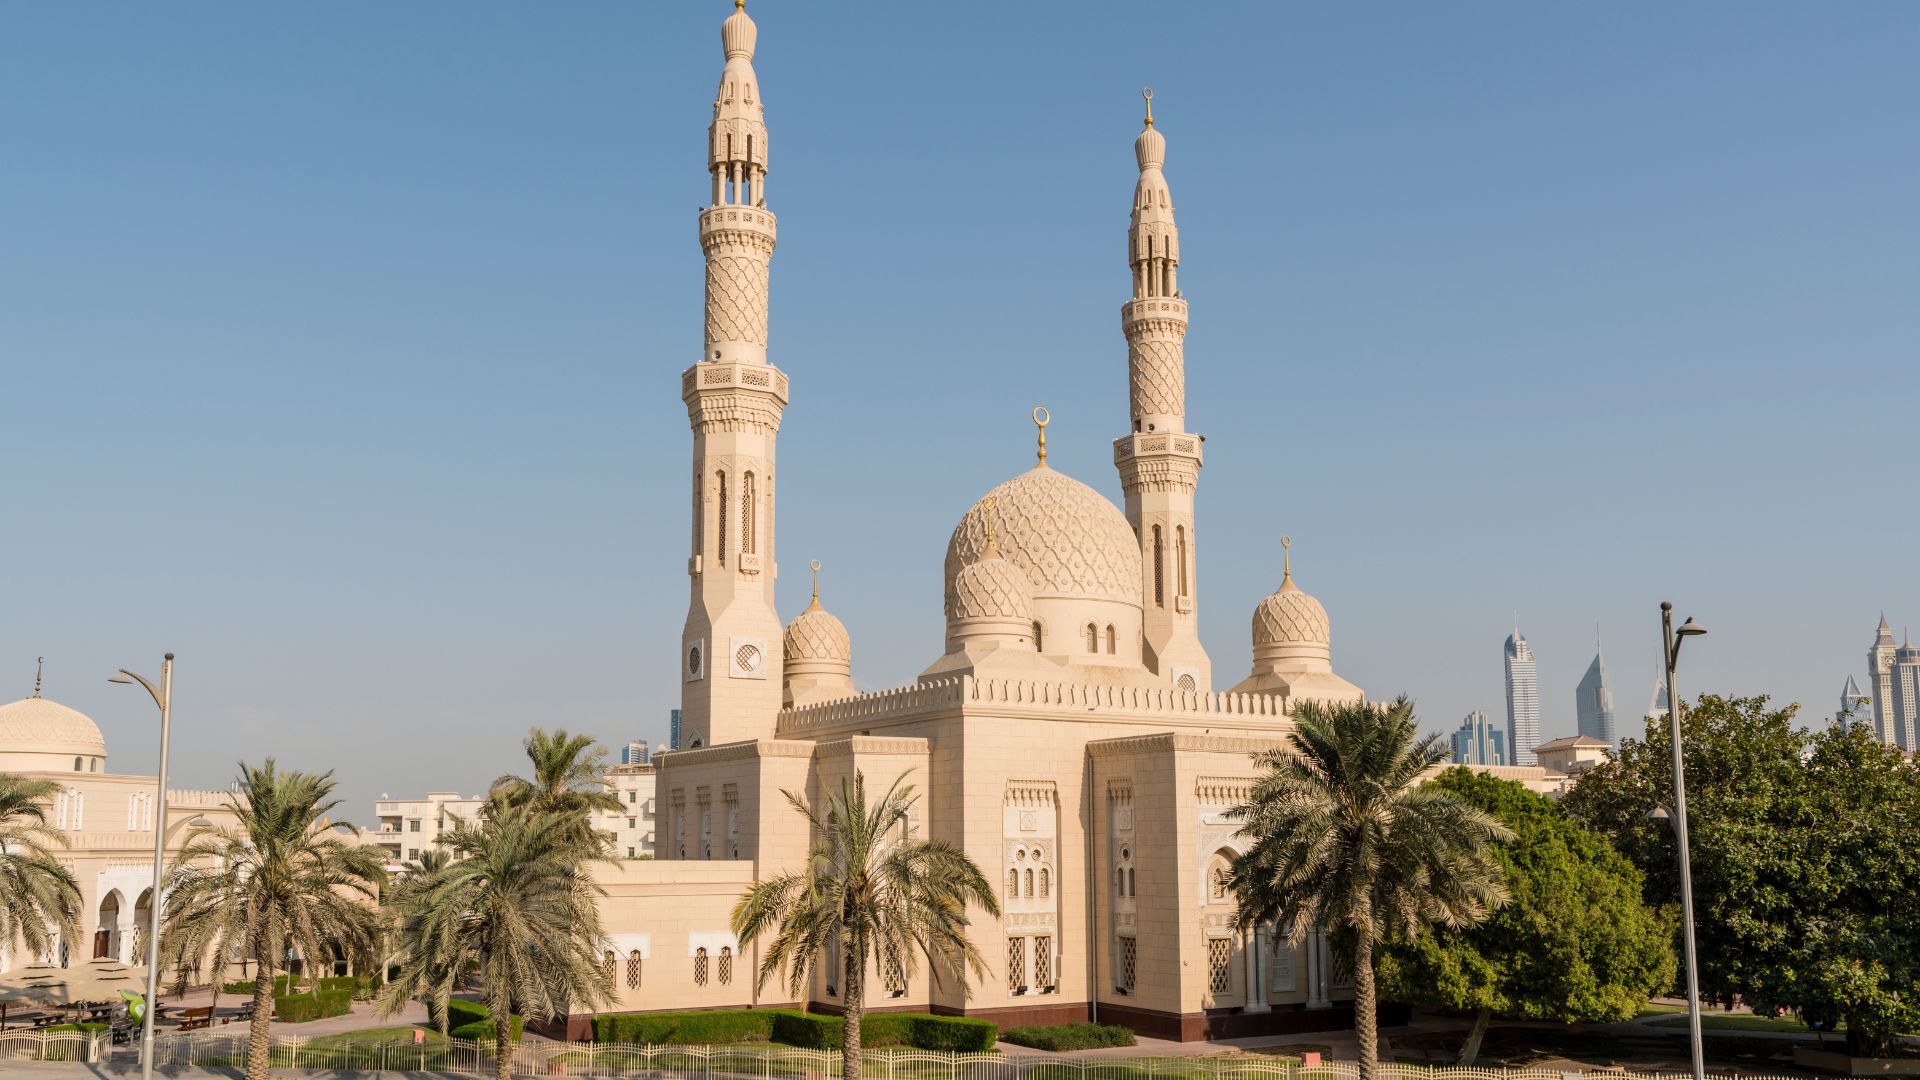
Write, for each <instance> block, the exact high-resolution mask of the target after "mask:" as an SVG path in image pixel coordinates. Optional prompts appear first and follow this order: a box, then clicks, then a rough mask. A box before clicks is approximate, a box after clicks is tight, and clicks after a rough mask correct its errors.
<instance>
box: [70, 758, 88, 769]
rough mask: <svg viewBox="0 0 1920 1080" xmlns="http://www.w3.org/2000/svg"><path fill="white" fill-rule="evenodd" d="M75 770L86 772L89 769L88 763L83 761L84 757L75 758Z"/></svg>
mask: <svg viewBox="0 0 1920 1080" xmlns="http://www.w3.org/2000/svg"><path fill="white" fill-rule="evenodd" d="M73 771H74V772H86V771H87V769H86V765H85V763H84V761H83V760H82V759H80V758H74V759H73Z"/></svg>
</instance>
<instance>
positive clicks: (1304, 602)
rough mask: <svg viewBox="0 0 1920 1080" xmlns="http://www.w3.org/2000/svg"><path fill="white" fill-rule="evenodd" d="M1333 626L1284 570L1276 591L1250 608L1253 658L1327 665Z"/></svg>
mask: <svg viewBox="0 0 1920 1080" xmlns="http://www.w3.org/2000/svg"><path fill="white" fill-rule="evenodd" d="M1332 640H1333V627H1332V624H1331V623H1330V622H1329V621H1328V619H1327V609H1326V608H1324V607H1322V606H1321V605H1320V601H1318V600H1315V599H1314V598H1313V597H1311V596H1309V595H1307V594H1306V593H1304V592H1301V591H1300V587H1299V586H1298V585H1295V584H1294V583H1293V570H1292V568H1291V567H1289V568H1288V569H1287V573H1286V576H1285V578H1284V579H1282V581H1281V582H1280V588H1279V589H1278V590H1276V591H1275V592H1274V594H1273V595H1272V596H1269V597H1267V598H1266V599H1265V600H1262V601H1260V606H1259V607H1257V608H1254V609H1253V658H1254V660H1255V661H1256V662H1258V661H1261V660H1296V661H1310V662H1316V664H1315V666H1316V667H1317V666H1319V665H1321V664H1328V662H1329V661H1330V659H1331V656H1332V651H1333V650H1332Z"/></svg>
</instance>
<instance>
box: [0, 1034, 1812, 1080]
mask: <svg viewBox="0 0 1920 1080" xmlns="http://www.w3.org/2000/svg"><path fill="white" fill-rule="evenodd" d="M16 1039H18V1040H19V1041H18V1043H17V1045H18V1047H19V1049H20V1050H21V1051H22V1052H20V1053H14V1052H13V1051H14V1048H15V1046H16V1042H15V1041H14V1040H16ZM39 1039H44V1040H45V1041H44V1042H35V1041H34V1040H39ZM29 1044H32V1045H29ZM30 1049H31V1050H34V1051H37V1052H38V1053H39V1054H46V1055H49V1056H52V1055H58V1054H62V1053H65V1054H71V1055H74V1056H69V1057H66V1058H55V1059H57V1060H70V1061H78V1060H94V1059H90V1058H88V1057H87V1056H86V1055H87V1054H88V1053H89V1052H92V1053H95V1054H103V1053H104V1047H100V1046H93V1047H91V1048H89V1046H88V1045H87V1044H86V1041H85V1038H84V1037H83V1036H82V1035H80V1034H79V1033H77V1032H62V1033H56V1034H53V1035H46V1036H41V1035H36V1034H34V1033H17V1034H9V1035H8V1036H5V1037H0V1053H5V1054H7V1055H8V1056H14V1057H24V1056H36V1055H35V1054H29V1053H27V1052H26V1051H28V1050H30ZM132 1052H134V1051H133V1050H131V1049H130V1048H123V1049H122V1050H121V1051H120V1053H122V1054H127V1053H132ZM512 1053H513V1075H515V1076H584V1077H648V1078H651V1080H834V1078H836V1077H838V1076H839V1075H840V1053H839V1051H836V1050H803V1049H800V1048H798V1047H790V1046H777V1045H769V1044H764V1043H759V1044H746V1045H739V1046H629V1045H614V1044H606V1043H556V1042H531V1041H530V1042H526V1043H522V1044H519V1045H517V1046H515V1047H514V1048H513V1051H512ZM269 1054H270V1058H271V1062H272V1065H273V1066H274V1067H275V1068H282V1069H314V1070H368V1071H383V1072H418V1073H442V1074H448V1075H457V1076H483V1077H490V1076H493V1075H494V1073H495V1064H496V1063H495V1059H494V1054H493V1044H492V1043H490V1042H470V1041H468V1040H465V1039H441V1038H438V1037H428V1038H427V1039H426V1040H425V1041H423V1042H414V1041H413V1040H411V1039H356V1038H354V1037H353V1036H352V1035H351V1034H345V1035H325V1036H316V1037H310V1038H308V1037H301V1036H297V1035H292V1036H275V1037H273V1038H272V1039H271V1040H270V1041H269ZM246 1057H247V1033H246V1032H244V1031H234V1032H227V1031H197V1032H185V1033H176V1034H163V1035H160V1036H159V1037H157V1038H156V1039H155V1041H154V1063H155V1065H156V1066H176V1065H189V1066H210V1067H221V1066H240V1065H244V1064H245V1062H246ZM860 1071H861V1075H862V1076H863V1077H865V1078H866V1080H1358V1077H1359V1075H1360V1068H1359V1066H1358V1065H1356V1064H1354V1063H1353V1062H1347V1061H1342V1062H1328V1063H1325V1064H1321V1065H1317V1066H1314V1067H1312V1068H1307V1067H1305V1066H1302V1065H1300V1064H1299V1063H1298V1062H1297V1061H1296V1060H1295V1059H1292V1058H1280V1057H1276V1058H1262V1057H1259V1056H1252V1055H1217V1056H1211V1057H1105V1056H1086V1057H1074V1056H1065V1055H1054V1054H1040V1053H1018V1054H993V1053H988V1054H952V1053H941V1052H937V1051H928V1050H868V1051H866V1052H865V1053H863V1054H862V1055H861V1070H860ZM1604 1075H1605V1076H1607V1077H1608V1080H1687V1074H1685V1073H1626V1072H1617V1071H1612V1070H1609V1071H1607V1072H1606V1073H1605V1074H1604ZM1378 1077H1379V1080H1566V1077H1567V1074H1566V1073H1563V1072H1561V1071H1559V1070H1556V1069H1457V1068H1439V1069H1429V1068H1425V1067H1422V1066H1417V1065H1393V1064H1384V1063H1383V1064H1382V1065H1381V1066H1380V1069H1379V1072H1378ZM1740 1080H1791V1078H1788V1077H1783V1076H1766V1075H1761V1074H1754V1073H1742V1074H1740Z"/></svg>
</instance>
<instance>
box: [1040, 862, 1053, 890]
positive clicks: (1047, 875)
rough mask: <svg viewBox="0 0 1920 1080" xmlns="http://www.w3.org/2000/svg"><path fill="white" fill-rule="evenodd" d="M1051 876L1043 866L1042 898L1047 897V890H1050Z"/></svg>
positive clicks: (1041, 870)
mask: <svg viewBox="0 0 1920 1080" xmlns="http://www.w3.org/2000/svg"><path fill="white" fill-rule="evenodd" d="M1050 876H1051V875H1049V874H1048V873H1047V868H1046V867H1044V866H1043V867H1041V868H1040V895H1041V896H1045V895H1047V889H1048V886H1049V884H1050V882H1049V881H1048V880H1047V879H1048V878H1049V877H1050Z"/></svg>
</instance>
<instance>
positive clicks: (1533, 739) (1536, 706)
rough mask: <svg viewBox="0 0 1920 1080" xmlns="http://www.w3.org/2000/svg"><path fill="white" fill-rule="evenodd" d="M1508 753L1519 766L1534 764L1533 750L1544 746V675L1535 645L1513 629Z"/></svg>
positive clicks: (1509, 656) (1509, 649)
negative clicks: (1537, 667)
mask: <svg viewBox="0 0 1920 1080" xmlns="http://www.w3.org/2000/svg"><path fill="white" fill-rule="evenodd" d="M1506 654H1507V753H1508V755H1509V756H1510V757H1511V759H1512V764H1515V765H1532V764H1534V763H1535V762H1534V756H1533V748H1534V747H1536V746H1538V745H1540V673H1539V672H1538V671H1536V670H1535V669H1534V666H1533V646H1531V645H1528V644H1527V639H1526V638H1523V637H1521V636H1520V628H1519V627H1518V626H1515V627H1514V628H1513V636H1512V637H1510V638H1508V639H1507V648H1506Z"/></svg>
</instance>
